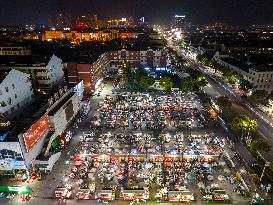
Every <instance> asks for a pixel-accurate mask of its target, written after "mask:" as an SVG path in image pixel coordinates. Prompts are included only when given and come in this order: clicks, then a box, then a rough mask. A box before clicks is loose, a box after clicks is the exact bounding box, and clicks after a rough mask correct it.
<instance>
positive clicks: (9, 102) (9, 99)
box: [8, 97, 11, 105]
mask: <svg viewBox="0 0 273 205" xmlns="http://www.w3.org/2000/svg"><path fill="white" fill-rule="evenodd" d="M8 104H9V105H10V104H11V98H10V97H9V98H8Z"/></svg>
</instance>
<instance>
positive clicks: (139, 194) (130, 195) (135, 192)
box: [120, 189, 149, 201]
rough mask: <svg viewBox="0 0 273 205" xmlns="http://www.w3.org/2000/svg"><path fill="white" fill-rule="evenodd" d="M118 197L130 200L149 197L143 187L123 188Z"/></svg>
mask: <svg viewBox="0 0 273 205" xmlns="http://www.w3.org/2000/svg"><path fill="white" fill-rule="evenodd" d="M120 198H121V199H122V200H125V201H130V200H134V199H143V200H148V199H149V193H148V192H147V191H145V190H144V189H131V190H128V189H125V190H123V191H121V194H120Z"/></svg>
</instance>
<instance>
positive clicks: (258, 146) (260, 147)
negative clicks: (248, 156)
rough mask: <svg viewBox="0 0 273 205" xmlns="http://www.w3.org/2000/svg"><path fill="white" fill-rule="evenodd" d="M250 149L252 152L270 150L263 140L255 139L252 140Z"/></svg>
mask: <svg viewBox="0 0 273 205" xmlns="http://www.w3.org/2000/svg"><path fill="white" fill-rule="evenodd" d="M251 149H252V150H253V151H263V152H269V151H270V149H271V145H270V144H269V143H268V142H267V141H266V140H264V139H257V140H254V141H253V143H252V144H251Z"/></svg>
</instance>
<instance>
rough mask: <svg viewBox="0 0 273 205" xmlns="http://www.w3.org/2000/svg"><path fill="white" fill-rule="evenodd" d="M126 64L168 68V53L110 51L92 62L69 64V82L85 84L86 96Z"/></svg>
mask: <svg viewBox="0 0 273 205" xmlns="http://www.w3.org/2000/svg"><path fill="white" fill-rule="evenodd" d="M124 63H129V64H131V65H132V66H140V65H143V66H152V67H157V66H163V67H164V66H166V64H167V52H166V51H163V50H158V51H154V50H152V49H149V50H146V51H127V50H120V51H110V52H108V53H104V54H102V55H101V56H100V57H99V58H98V59H97V60H95V61H94V62H93V63H92V62H84V61H80V60H79V61H78V62H77V61H76V62H69V63H67V73H68V82H69V84H71V85H73V84H75V83H77V82H79V81H80V80H83V82H84V88H85V93H86V94H91V93H93V92H94V91H95V90H96V89H97V88H98V86H99V84H100V82H101V80H102V79H103V78H104V77H105V75H106V73H107V72H108V71H109V70H110V69H113V70H118V69H120V68H122V67H123V65H124Z"/></svg>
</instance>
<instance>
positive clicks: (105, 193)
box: [98, 189, 115, 201]
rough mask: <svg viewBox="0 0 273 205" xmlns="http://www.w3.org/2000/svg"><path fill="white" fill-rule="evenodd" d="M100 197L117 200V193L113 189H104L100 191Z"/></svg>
mask: <svg viewBox="0 0 273 205" xmlns="http://www.w3.org/2000/svg"><path fill="white" fill-rule="evenodd" d="M98 198H99V199H101V200H107V201H113V200H115V193H114V192H113V190H112V189H103V190H101V191H100V192H99V193H98Z"/></svg>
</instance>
